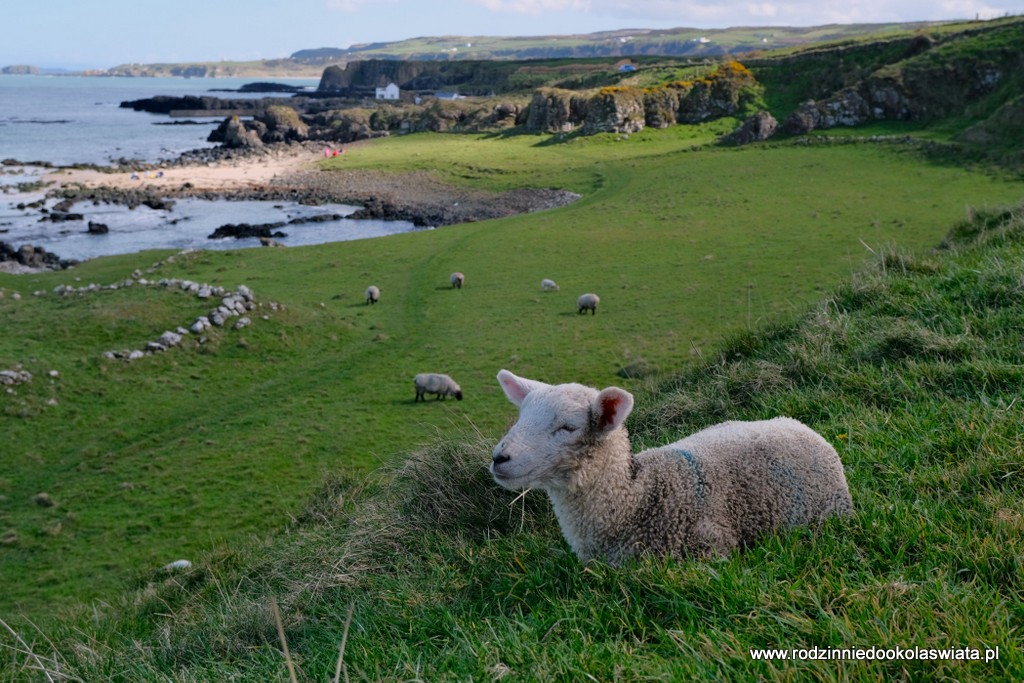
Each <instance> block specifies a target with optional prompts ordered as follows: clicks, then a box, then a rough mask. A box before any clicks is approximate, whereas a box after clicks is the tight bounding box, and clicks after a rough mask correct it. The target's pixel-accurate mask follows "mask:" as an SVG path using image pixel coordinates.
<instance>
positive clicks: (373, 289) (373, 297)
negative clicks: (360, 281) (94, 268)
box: [366, 285, 380, 306]
mask: <svg viewBox="0 0 1024 683" xmlns="http://www.w3.org/2000/svg"><path fill="white" fill-rule="evenodd" d="M378 301H380V288H379V287H377V286H376V285H370V286H369V287H367V288H366V305H367V306H369V305H370V304H375V303H377V302H378Z"/></svg>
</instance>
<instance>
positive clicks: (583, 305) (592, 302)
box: [576, 292, 601, 315]
mask: <svg viewBox="0 0 1024 683" xmlns="http://www.w3.org/2000/svg"><path fill="white" fill-rule="evenodd" d="M599 303H601V297H599V296H598V295H597V294H591V293H589V292H588V293H587V294H583V295H581V296H580V298H579V299H577V300H576V306H577V307H578V308H579V309H580V310H579V313H583V312H584V311H590V314H591V315H597V305H598V304H599Z"/></svg>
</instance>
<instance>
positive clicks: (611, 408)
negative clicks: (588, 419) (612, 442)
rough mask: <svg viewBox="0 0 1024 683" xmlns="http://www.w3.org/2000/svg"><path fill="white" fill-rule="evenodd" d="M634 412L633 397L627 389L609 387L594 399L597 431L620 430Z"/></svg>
mask: <svg viewBox="0 0 1024 683" xmlns="http://www.w3.org/2000/svg"><path fill="white" fill-rule="evenodd" d="M632 410H633V395H632V394H631V393H629V392H628V391H626V390H625V389H619V388H618V387H608V388H607V389H604V390H602V391H601V393H599V394H598V395H597V398H596V399H594V414H595V415H597V429H598V431H601V432H610V431H613V430H615V429H618V428H619V426H621V425H622V423H623V422H624V421H625V420H626V417H628V416H629V413H630V412H632Z"/></svg>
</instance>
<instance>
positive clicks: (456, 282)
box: [450, 272, 466, 289]
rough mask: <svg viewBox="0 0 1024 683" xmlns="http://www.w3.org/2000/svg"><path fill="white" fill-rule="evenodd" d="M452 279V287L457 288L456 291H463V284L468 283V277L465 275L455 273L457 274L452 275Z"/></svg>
mask: <svg viewBox="0 0 1024 683" xmlns="http://www.w3.org/2000/svg"><path fill="white" fill-rule="evenodd" d="M450 279H451V282H452V287H455V288H456V289H462V283H464V282H465V281H466V276H465V275H463V274H462V273H459V272H455V273H452V276H451V278H450Z"/></svg>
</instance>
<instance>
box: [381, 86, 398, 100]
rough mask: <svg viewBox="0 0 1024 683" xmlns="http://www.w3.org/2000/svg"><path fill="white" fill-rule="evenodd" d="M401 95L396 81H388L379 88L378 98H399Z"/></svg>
mask: <svg viewBox="0 0 1024 683" xmlns="http://www.w3.org/2000/svg"><path fill="white" fill-rule="evenodd" d="M398 95H399V91H398V86H397V85H395V84H394V83H388V84H387V85H385V86H384V87H383V88H380V87H378V88H377V99H378V100H397V99H398Z"/></svg>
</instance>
